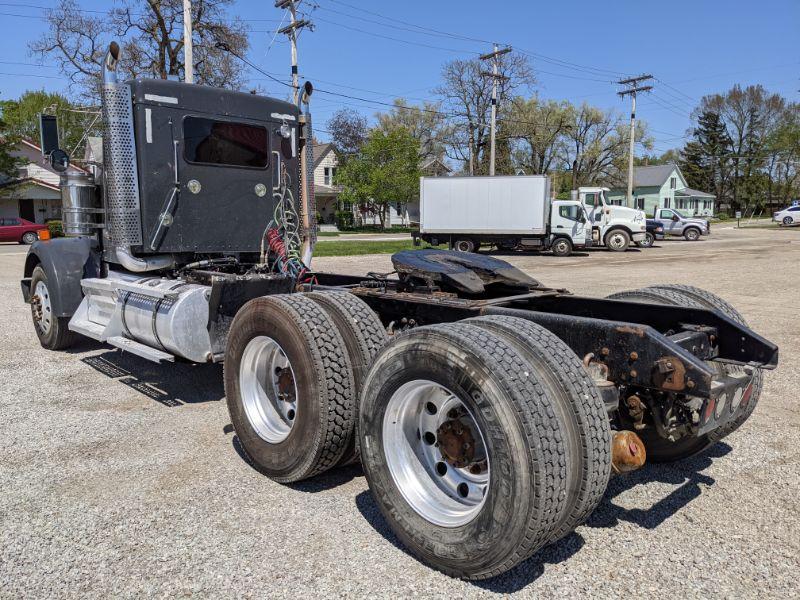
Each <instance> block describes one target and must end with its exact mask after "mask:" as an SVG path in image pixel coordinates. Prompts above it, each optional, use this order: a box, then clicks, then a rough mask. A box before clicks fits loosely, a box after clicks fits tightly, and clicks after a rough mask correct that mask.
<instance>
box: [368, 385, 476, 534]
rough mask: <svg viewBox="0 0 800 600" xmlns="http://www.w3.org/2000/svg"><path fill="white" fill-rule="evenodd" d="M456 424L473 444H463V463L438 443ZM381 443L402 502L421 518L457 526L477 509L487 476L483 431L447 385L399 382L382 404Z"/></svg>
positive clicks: (473, 514)
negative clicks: (469, 448) (466, 460)
mask: <svg viewBox="0 0 800 600" xmlns="http://www.w3.org/2000/svg"><path fill="white" fill-rule="evenodd" d="M459 424H460V425H461V426H462V429H461V430H460V431H462V435H466V434H465V433H463V431H464V430H467V429H468V430H469V432H470V436H471V439H472V443H467V445H471V446H472V447H473V449H472V454H473V455H472V458H471V460H470V461H469V464H467V465H464V466H458V465H459V462H458V461H456V462H453V460H452V457H451V458H447V457H446V456H445V455H444V454H443V451H442V447H441V444H440V443H441V442H443V441H444V440H445V439H446V437H445V436H448V435H451V436H452V434H448V433H444V432H446V431H452V429H450V428H451V427H455V428H456V429H455V431H459V430H458V429H457V428H458V426H459ZM450 439H451V440H452V439H455V438H453V437H451V438H450ZM463 439H464V438H462V440H463ZM465 443H466V442H465ZM383 444H384V455H385V459H386V466H387V468H388V469H389V472H390V473H391V475H392V479H394V482H395V484H396V485H397V488H398V489H399V490H400V493H401V494H402V495H403V497H404V498H405V500H406V502H408V504H409V505H410V506H411V508H413V509H414V511H416V513H417V514H419V515H420V516H421V517H423V518H424V519H425V520H427V521H429V522H431V523H433V524H435V525H440V526H442V527H458V526H461V525H464V524H466V523H469V522H470V521H471V520H472V519H474V518H475V516H476V515H477V514H478V513H479V512H480V510H481V508H482V507H483V505H484V503H485V502H486V493H487V491H488V486H489V478H490V464H489V457H488V455H487V452H486V445H485V442H484V437H483V432H482V431H481V430H480V427H479V426H478V424H477V422H476V421H475V419H474V417H473V416H472V413H471V412H470V411H469V409H468V408H467V407H466V406H465V405H464V403H463V402H462V401H461V400H460V399H459V398H458V397H457V396H456V395H455V394H453V393H452V392H451V391H450V390H448V389H447V388H445V387H443V386H441V385H439V384H437V383H434V382H432V381H427V380H422V379H419V380H414V381H409V382H408V383H405V384H403V385H402V386H400V388H398V389H397V391H396V392H395V393H394V394H393V395H392V397H391V399H390V400H389V403H388V405H387V407H386V413H385V414H384V418H383ZM450 447H451V448H452V446H450ZM459 447H460V448H464V445H463V444H461V445H460V446H459ZM465 452H467V450H465Z"/></svg>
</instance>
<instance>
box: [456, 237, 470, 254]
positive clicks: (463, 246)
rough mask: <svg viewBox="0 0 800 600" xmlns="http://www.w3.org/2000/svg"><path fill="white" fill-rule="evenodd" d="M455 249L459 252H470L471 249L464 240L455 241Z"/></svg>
mask: <svg viewBox="0 0 800 600" xmlns="http://www.w3.org/2000/svg"><path fill="white" fill-rule="evenodd" d="M456 250H458V251H459V252H470V251H471V248H470V243H469V242H465V241H463V240H462V241H460V242H457V243H456Z"/></svg>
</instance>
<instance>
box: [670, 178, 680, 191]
mask: <svg viewBox="0 0 800 600" xmlns="http://www.w3.org/2000/svg"><path fill="white" fill-rule="evenodd" d="M677 182H678V179H677V177H670V178H669V189H671V190H674V189H675V185H676V184H677Z"/></svg>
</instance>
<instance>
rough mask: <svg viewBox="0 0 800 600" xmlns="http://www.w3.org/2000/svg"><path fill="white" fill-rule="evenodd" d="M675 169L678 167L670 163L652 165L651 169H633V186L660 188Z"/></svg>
mask: <svg viewBox="0 0 800 600" xmlns="http://www.w3.org/2000/svg"><path fill="white" fill-rule="evenodd" d="M676 169H678V166H677V165H675V164H672V163H670V164H666V165H653V166H652V167H635V168H634V169H633V185H634V186H635V187H661V186H662V185H664V183H665V182H666V181H667V179H669V177H670V175H672V172H673V171H675V170H676Z"/></svg>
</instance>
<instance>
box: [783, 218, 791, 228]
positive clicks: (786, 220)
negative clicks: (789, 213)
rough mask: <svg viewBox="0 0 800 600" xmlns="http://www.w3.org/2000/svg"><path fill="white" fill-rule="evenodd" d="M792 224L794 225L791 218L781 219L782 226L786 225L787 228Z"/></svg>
mask: <svg viewBox="0 0 800 600" xmlns="http://www.w3.org/2000/svg"><path fill="white" fill-rule="evenodd" d="M792 223H794V221H793V220H792V217H783V224H784V225H786V226H787V227H788V226H789V225H791V224H792Z"/></svg>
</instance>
